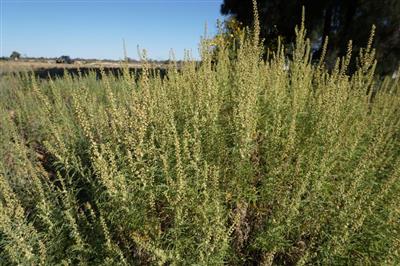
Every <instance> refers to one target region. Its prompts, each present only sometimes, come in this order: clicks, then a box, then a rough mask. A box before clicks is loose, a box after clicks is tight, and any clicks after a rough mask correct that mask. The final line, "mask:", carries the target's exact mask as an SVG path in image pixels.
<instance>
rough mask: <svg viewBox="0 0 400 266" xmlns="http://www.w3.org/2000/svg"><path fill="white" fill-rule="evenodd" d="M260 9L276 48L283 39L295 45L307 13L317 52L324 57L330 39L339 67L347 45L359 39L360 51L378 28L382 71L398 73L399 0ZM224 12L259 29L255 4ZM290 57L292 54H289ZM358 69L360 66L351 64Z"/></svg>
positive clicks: (301, 2)
mask: <svg viewBox="0 0 400 266" xmlns="http://www.w3.org/2000/svg"><path fill="white" fill-rule="evenodd" d="M257 2H258V10H259V11H260V18H259V19H260V24H261V37H262V38H264V39H265V42H264V45H265V46H266V47H267V48H268V47H271V46H276V42H277V37H278V36H281V37H282V38H283V40H284V41H285V42H286V43H287V44H291V43H293V42H294V41H295V38H296V36H295V32H294V31H293V29H294V27H295V25H296V24H297V23H298V21H300V17H301V9H302V7H305V9H306V12H307V20H306V21H305V23H306V28H307V30H308V31H309V35H310V39H311V43H312V47H313V49H312V50H313V53H315V56H316V57H319V56H320V54H321V52H322V49H323V43H324V40H325V37H328V38H329V44H328V47H327V48H328V49H327V55H328V59H329V60H328V62H329V63H330V64H331V65H332V66H333V65H334V62H335V58H336V57H337V56H344V55H345V54H346V51H347V42H348V41H349V40H353V44H354V50H355V51H357V52H358V49H359V48H360V47H363V45H364V43H365V40H366V39H368V31H366V29H370V28H371V27H372V25H375V26H376V27H377V34H376V37H375V41H376V47H377V58H378V60H379V61H380V62H379V64H378V69H377V70H378V72H379V73H381V74H389V73H390V74H392V73H393V71H395V70H396V69H397V68H398V67H399V62H400V1H398V0H383V1H375V0H285V1H282V0H262V1H257ZM221 12H222V14H225V15H231V16H232V18H233V19H235V20H237V21H239V22H241V23H242V25H243V26H251V25H253V18H254V16H253V5H252V1H251V0H224V3H223V4H222V6H221ZM287 53H289V54H290V52H287ZM350 67H351V68H352V69H354V68H356V64H355V62H351V66H350Z"/></svg>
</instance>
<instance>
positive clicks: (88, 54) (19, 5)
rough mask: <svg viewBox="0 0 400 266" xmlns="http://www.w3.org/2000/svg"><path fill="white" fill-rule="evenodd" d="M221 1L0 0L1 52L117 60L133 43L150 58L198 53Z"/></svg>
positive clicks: (134, 52)
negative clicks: (171, 50) (203, 36)
mask: <svg viewBox="0 0 400 266" xmlns="http://www.w3.org/2000/svg"><path fill="white" fill-rule="evenodd" d="M221 3H222V0H114V1H113V0H0V7H1V16H0V20H1V25H0V29H1V34H0V35H1V47H0V48H1V49H0V56H9V55H10V54H11V52H12V51H14V50H15V51H18V52H20V53H21V54H22V55H26V56H32V57H40V56H44V57H57V56H60V55H64V54H65V55H69V56H71V57H73V58H76V57H81V58H98V59H120V58H122V57H123V48H122V47H123V45H122V43H123V42H122V39H125V43H126V47H127V51H128V56H129V57H131V58H137V57H138V56H137V45H139V47H140V48H145V49H146V50H147V51H148V56H149V57H150V58H152V59H158V60H160V59H168V56H169V51H170V49H173V50H174V52H175V54H176V56H177V58H178V59H179V58H182V56H183V53H184V50H185V49H189V50H191V51H192V53H193V55H194V56H195V57H197V55H198V43H199V41H200V36H201V35H203V34H204V28H205V23H207V25H208V29H209V30H208V31H209V34H213V33H215V30H216V29H215V28H216V27H215V26H216V21H217V19H218V18H219V19H223V18H224V17H222V16H221V15H220V13H219V11H220V5H221Z"/></svg>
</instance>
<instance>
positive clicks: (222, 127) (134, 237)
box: [0, 27, 400, 265]
mask: <svg viewBox="0 0 400 266" xmlns="http://www.w3.org/2000/svg"><path fill="white" fill-rule="evenodd" d="M256 29H257V27H256ZM255 36H257V34H256V35H255ZM238 42H239V43H240V45H239V47H237V50H236V51H232V50H231V49H232V48H230V46H229V45H228V44H227V43H224V41H223V40H222V41H221V42H220V43H219V46H218V50H217V51H218V52H215V51H216V50H215V49H210V46H208V45H207V42H206V41H204V44H203V46H202V61H201V65H200V66H199V65H198V63H196V62H195V61H193V60H190V59H188V60H186V62H185V63H184V65H183V66H182V67H181V69H179V71H178V70H177V68H176V66H175V65H174V63H171V64H170V65H169V66H168V74H167V76H166V77H164V78H161V77H159V76H157V74H155V75H154V74H152V75H150V74H149V72H150V69H149V68H148V66H147V64H146V61H145V60H144V61H143V68H144V71H143V74H142V75H141V77H140V78H139V80H136V79H135V78H133V77H132V76H131V75H130V74H129V71H127V70H126V68H125V72H124V77H123V78H119V79H118V78H116V77H114V76H104V77H103V78H102V79H101V80H99V79H97V78H96V76H95V75H89V76H82V77H79V76H74V77H72V76H68V75H67V76H65V77H63V78H59V79H54V80H53V79H50V80H35V78H34V77H33V76H30V75H29V74H21V75H20V76H18V77H15V76H4V77H2V78H1V80H0V265H223V264H227V265H310V264H312V265H399V264H400V222H399V219H400V207H399V206H400V197H399V195H400V82H399V79H392V78H386V79H377V78H376V77H374V68H375V64H376V62H375V60H374V50H373V49H372V48H371V40H370V42H369V43H368V45H367V47H366V48H365V49H364V50H362V51H361V53H360V55H358V57H359V62H360V64H359V67H358V69H357V70H356V72H355V73H353V74H352V75H348V74H347V71H346V69H347V66H348V64H349V60H350V52H349V54H348V55H347V56H346V57H344V58H341V59H339V60H338V61H337V65H336V67H335V68H334V69H333V70H332V71H328V70H327V69H326V68H325V67H324V63H323V60H321V61H320V63H319V64H311V63H310V62H311V58H310V44H309V42H308V40H306V39H305V32H304V29H303V28H301V29H299V30H298V31H297V41H296V44H295V50H294V53H293V58H292V59H291V60H288V59H287V58H286V57H285V53H284V48H283V47H281V46H280V47H278V49H277V51H275V52H274V53H273V54H272V55H271V58H270V60H269V61H267V62H265V61H263V60H262V59H261V48H260V47H259V41H258V39H257V37H254V38H250V37H244V36H241V37H240V40H239V41H238ZM349 50H350V49H349ZM232 54H234V55H235V56H232Z"/></svg>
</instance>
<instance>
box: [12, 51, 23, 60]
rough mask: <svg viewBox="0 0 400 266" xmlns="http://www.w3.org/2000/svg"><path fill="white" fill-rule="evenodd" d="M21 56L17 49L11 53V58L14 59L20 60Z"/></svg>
mask: <svg viewBox="0 0 400 266" xmlns="http://www.w3.org/2000/svg"><path fill="white" fill-rule="evenodd" d="M20 57H21V54H20V53H18V52H17V51H13V52H12V53H11V55H10V58H11V59H12V60H18V59H20Z"/></svg>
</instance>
